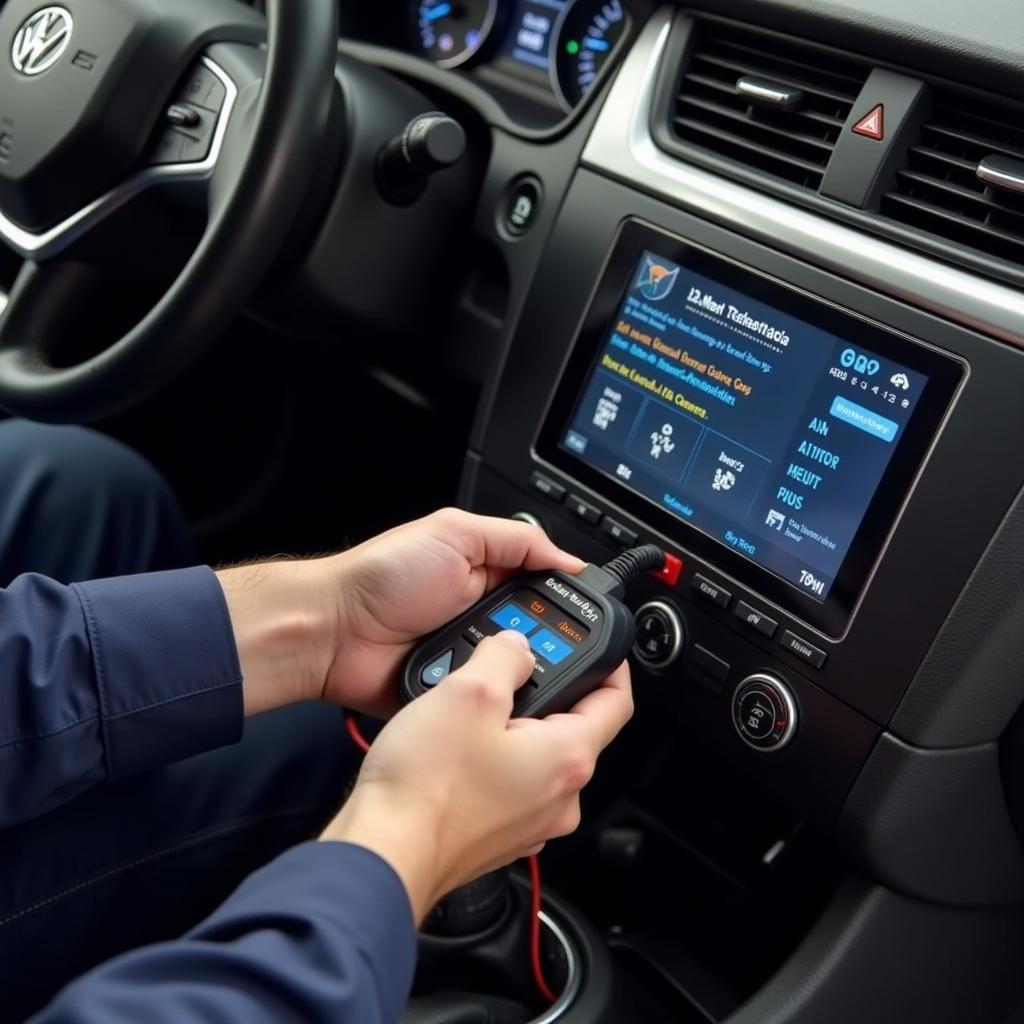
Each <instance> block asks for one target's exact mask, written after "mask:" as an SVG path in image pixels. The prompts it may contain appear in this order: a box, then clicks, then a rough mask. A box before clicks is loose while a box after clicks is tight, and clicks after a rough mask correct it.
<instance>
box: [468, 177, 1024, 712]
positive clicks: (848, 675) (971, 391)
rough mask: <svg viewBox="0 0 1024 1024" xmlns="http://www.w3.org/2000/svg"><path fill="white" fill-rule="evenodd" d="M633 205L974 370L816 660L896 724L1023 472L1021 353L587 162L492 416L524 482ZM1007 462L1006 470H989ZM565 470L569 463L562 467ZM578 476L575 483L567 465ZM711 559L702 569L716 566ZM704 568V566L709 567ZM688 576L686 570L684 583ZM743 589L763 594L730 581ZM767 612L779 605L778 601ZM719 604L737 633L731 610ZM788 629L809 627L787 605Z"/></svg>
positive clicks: (620, 514)
mask: <svg viewBox="0 0 1024 1024" xmlns="http://www.w3.org/2000/svg"><path fill="white" fill-rule="evenodd" d="M630 216H635V217H639V218H642V219H644V220H647V221H649V222H651V223H653V224H658V225H659V226H662V227H664V228H666V229H667V230H670V231H673V232H675V233H676V234H679V235H681V236H682V237H684V238H691V239H692V240H693V241H695V242H698V243H699V244H702V245H704V246H706V247H708V248H710V249H712V250H714V251H719V252H722V253H723V254H725V255H726V256H730V257H732V258H734V259H737V260H739V261H741V262H743V263H746V264H748V265H751V266H755V267H758V268H761V269H763V270H764V271H765V272H766V273H769V274H771V275H772V276H775V277H778V278H780V279H781V280H784V281H787V282H790V283H792V284H794V285H795V286H797V287H800V288H803V289H805V290H807V291H809V292H811V293H813V294H818V295H820V296H822V297H824V298H826V299H828V300H830V301H832V302H835V303H837V304H839V305H841V306H845V307H847V308H849V309H851V310H854V311H860V312H863V313H865V314H866V315H868V316H870V317H872V318H873V319H876V320H878V321H879V322H881V323H884V324H887V325H890V326H892V327H894V328H896V329H897V330H901V331H903V332H905V333H907V334H909V335H911V336H914V337H919V338H922V339H924V340H926V341H929V342H931V343H932V344H934V345H936V346H937V347H939V348H941V349H945V350H948V351H949V352H951V353H953V354H956V355H959V356H961V357H962V358H964V359H965V360H966V361H967V362H968V364H969V365H970V368H971V376H970V379H969V380H968V382H967V384H966V385H965V387H964V390H963V393H962V395H961V397H960V399H959V403H958V405H957V407H956V409H955V411H954V414H953V416H952V418H951V420H950V422H949V423H948V425H947V427H946V429H945V432H944V434H943V435H942V438H941V440H940V442H939V444H938V446H937V448H936V450H935V452H934V454H933V456H932V458H931V460H930V462H929V464H928V465H927V467H926V469H925V471H924V473H923V476H922V477H921V479H920V481H919V483H918V485H917V488H916V491H915V492H914V494H913V495H912V497H911V499H910V501H909V504H908V505H907V508H906V511H905V512H904V515H903V518H902V519H901V521H900V523H899V525H898V527H897V529H896V531H895V533H894V535H893V538H892V541H891V544H890V546H889V548H888V550H887V552H886V554H885V556H884V557H883V559H882V561H881V563H880V566H879V569H878V572H877V574H876V576H875V578H874V580H873V581H872V582H871V583H870V584H869V586H868V589H867V591H866V595H865V598H864V601H863V603H862V605H861V607H860V609H859V611H858V613H857V614H856V616H855V617H854V619H853V621H852V624H851V627H850V631H849V633H848V634H847V637H846V639H845V640H843V641H842V642H841V643H829V642H827V641H824V640H822V641H821V645H822V646H824V647H825V649H826V651H827V653H828V661H827V663H826V665H825V666H824V668H822V669H820V670H818V671H814V672H813V678H814V680H815V683H816V684H817V685H820V686H822V687H823V688H825V689H826V690H828V691H830V692H831V693H833V694H834V695H835V696H837V697H839V698H840V699H841V700H843V701H844V702H846V703H847V704H849V705H851V706H852V707H855V708H857V709H859V710H860V711H862V712H863V713H864V714H866V715H868V716H869V717H871V718H873V719H874V720H875V721H876V722H879V723H885V722H887V721H888V719H889V717H890V715H891V714H892V711H893V709H894V708H895V706H896V704H897V702H898V701H899V699H900V697H901V696H902V694H903V691H904V689H905V688H906V686H907V684H908V682H909V681H910V679H911V677H912V676H913V674H914V672H915V671H916V669H917V667H918V666H919V664H920V663H921V660H922V658H923V657H924V654H925V652H926V651H927V649H928V647H929V645H930V643H931V641H932V640H933V638H934V636H935V634H936V633H937V631H938V629H939V626H940V625H941V623H942V621H943V620H944V618H945V616H946V615H947V614H948V612H949V609H950V608H951V606H952V605H953V603H954V601H955V600H956V598H957V596H958V594H959V592H960V590H961V588H962V587H963V584H964V582H965V581H966V579H967V577H968V575H969V573H970V572H971V571H972V570H973V567H974V565H975V563H976V562H977V560H978V558H979V557H980V555H981V553H982V551H983V550H984V548H985V546H986V545H987V544H988V542H989V541H990V539H991V537H992V536H993V534H994V533H995V531H996V528H997V526H998V524H999V522H1000V521H1001V519H1002V517H1003V515H1004V514H1005V512H1006V509H1007V508H1008V506H1009V505H1010V503H1011V501H1012V500H1013V498H1014V497H1015V495H1016V494H1017V492H1018V490H1019V489H1020V486H1021V483H1022V481H1024V454H1022V452H1021V451H1020V448H1019V445H1018V444H1017V440H1016V439H1017V438H1019V437H1021V436H1024V404H1022V403H1021V402H1020V401H1019V395H1020V393H1021V389H1022V387H1024V354H1022V353H1020V352H1018V351H1016V350H1014V349H1012V348H1010V347H1009V346H1006V345H1003V344H1000V343H996V342H993V341H991V340H988V339H986V338H983V337H981V336H979V335H976V334H972V333H970V332H968V331H965V330H961V329H959V328H956V327H954V326H952V325H950V324H949V323H946V322H944V321H941V320H939V319H937V318H935V317H932V316H930V315H926V314H924V313H921V312H919V311H916V310H914V309H912V308H911V307H909V306H907V305H904V304H901V303H897V302H894V301H890V300H887V299H883V298H881V297H879V296H877V295H874V294H872V293H870V292H868V291H867V290H865V289H863V288H860V287H858V286H855V285H852V284H850V283H849V282H846V281H843V280H842V279H840V278H838V277H836V276H834V275H831V274H825V273H822V272H820V271H817V270H815V269H813V268H811V267H808V266H806V265H804V264H802V263H799V262H798V261H795V260H792V259H789V258H788V257H784V256H782V255H780V254H778V253H776V252H774V251H772V250H769V249H767V248H765V247H763V246H760V245H756V244H754V243H751V242H749V241H747V240H744V239H742V238H739V237H737V236H735V235H732V234H730V233H728V232H726V231H723V230H721V229H719V228H717V227H714V226H712V225H710V224H708V223H706V222H702V221H700V220H698V219H697V218H695V217H691V216H688V215H686V214H683V213H681V212H680V211H678V210H675V209H673V208H671V207H669V206H667V205H665V204H663V203H660V202H657V201H655V200H652V199H648V198H646V197H644V196H641V195H638V194H636V193H634V192H632V191H630V190H628V189H626V188H623V187H621V186H619V185H616V184H614V183H611V182H608V181H606V180H603V179H601V178H600V177H598V176H596V175H593V174H591V173H589V172H580V173H579V174H578V175H577V177H576V180H575V183H574V185H573V188H572V189H571V191H570V193H569V196H568V198H567V200H566V203H565V205H564V207H563V210H562V213H561V217H560V220H559V223H558V224H557V225H556V228H555V231H554V233H553V235H552V237H551V239H550V242H549V245H548V247H547V249H546V251H545V254H544V257H543V260H542V262H541V265H540V267H539V269H538V272H537V274H536V277H535V280H534V286H533V288H532V291H531V294H530V296H529V297H528V300H527V304H526V307H525V309H524V313H523V316H522V318H521V319H520V321H519V324H518V329H517V333H516V336H515V339H514V342H513V345H512V347H511V349H510V351H509V352H508V355H507V362H506V364H505V368H504V372H503V374H502V377H501V383H500V387H499V388H498V390H497V391H496V395H495V401H494V404H493V407H492V408H491V409H490V411H489V416H488V413H487V411H485V413H484V418H483V420H482V424H481V425H482V426H483V427H484V431H485V433H484V443H483V450H482V453H481V454H482V456H483V460H484V463H485V464H486V465H488V466H489V467H492V468H493V469H495V470H496V471H498V472H499V473H500V474H501V475H503V476H504V477H506V478H507V479H508V480H510V481H513V482H517V483H520V484H521V485H522V486H524V487H525V486H526V483H527V481H528V479H529V476H530V473H531V472H532V471H533V470H535V469H536V468H537V466H538V463H537V460H536V459H535V458H534V456H533V455H532V454H531V452H530V449H529V446H530V442H531V439H532V437H533V436H534V433H535V431H536V429H537V425H538V423H539V422H540V420H541V418H542V417H543V414H544V410H545V408H546V406H547V403H548V400H549V397H550V395H551V393H552V391H553V388H554V384H555V381H556V379H557V378H558V376H559V374H560V372H561V369H562V366H563V364H564V362H565V360H566V358H567V355H568V349H569V346H570V343H571V339H572V338H574V337H575V336H576V334H577V331H578V328H579V324H580V322H581V319H582V316H583V313H584V310H585V309H586V307H587V305H588V304H589V301H590V299H591V295H592V292H593V289H594V288H595V285H596V283H597V281H598V279H599V277H600V272H601V268H602V266H603V263H604V260H605V258H606V256H607V253H608V251H609V250H610V247H611V245H612V241H613V239H614V237H615V235H616V233H617V231H618V230H619V227H620V224H621V223H622V221H623V219H624V218H626V217H630ZM994 466H998V467H999V472H998V473H993V472H992V468H993V467H994ZM555 475H559V474H555ZM559 476H560V479H563V480H564V482H565V483H566V484H567V485H569V486H572V485H573V484H574V482H573V481H572V480H571V479H568V478H565V477H564V475H559ZM579 490H580V493H581V494H582V495H583V496H584V497H588V498H589V499H590V500H592V501H596V502H597V503H598V504H599V505H601V506H602V507H603V508H605V509H607V510H608V511H609V512H610V513H612V514H614V515H615V517H616V518H617V519H619V520H620V521H622V522H623V523H625V524H626V525H627V526H629V527H631V528H635V529H637V530H638V531H639V532H640V534H641V536H642V537H650V538H652V539H656V540H660V541H661V542H662V543H664V544H667V545H668V547H669V548H670V549H673V550H676V551H677V552H679V553H680V554H683V555H685V556H687V558H688V561H689V564H690V569H691V571H697V570H699V569H701V566H702V564H703V563H702V562H701V560H700V559H697V558H694V557H693V556H692V553H691V552H688V551H685V550H683V549H681V548H679V547H678V546H677V545H676V544H675V543H674V541H673V538H672V537H667V536H665V535H663V534H661V533H659V532H658V531H656V530H654V529H652V527H651V524H648V523H645V522H640V521H637V520H636V519H634V518H633V517H631V516H630V515H629V514H628V513H627V512H626V511H625V510H624V509H622V508H619V507H617V506H616V504H615V503H614V502H613V501H610V500H609V499H608V498H607V497H606V496H604V495H601V494H596V493H594V492H592V491H591V490H590V489H589V488H585V487H580V488H579ZM715 568H716V567H715V566H705V569H711V570H712V571H713V570H714V569H715ZM702 571H703V570H702ZM688 583H689V579H684V586H686V585H688ZM733 585H734V590H735V593H736V596H738V597H743V598H744V599H747V598H749V599H750V600H752V601H755V602H757V601H761V603H764V602H763V599H762V598H761V596H760V595H757V594H753V593H751V592H749V591H748V590H747V589H746V588H744V587H743V586H741V585H740V584H739V583H738V582H735V581H733ZM769 610H770V603H769ZM711 614H712V615H713V616H715V617H716V618H717V620H718V621H719V622H721V623H722V624H723V625H725V626H726V627H727V628H729V629H731V630H733V631H735V632H737V634H739V629H738V625H739V624H735V623H734V622H733V619H732V618H731V617H730V616H731V612H729V611H724V610H723V611H720V612H719V611H717V610H712V611H711ZM778 618H779V619H780V622H781V624H782V627H783V628H793V629H794V630H795V631H800V630H801V629H805V627H802V626H801V625H800V624H799V623H798V622H795V621H794V620H792V619H791V617H790V616H788V615H787V614H786V613H785V612H783V611H782V610H781V609H779V615H778ZM751 642H752V643H754V644H755V645H756V646H759V647H761V649H762V650H764V652H765V653H766V654H769V653H770V654H771V656H773V657H777V658H780V660H781V661H782V663H783V664H787V665H788V666H789V667H790V668H791V669H792V670H793V671H796V672H806V671H808V669H807V666H806V665H804V664H803V663H801V662H800V661H799V660H797V659H795V658H791V657H790V656H789V655H786V654H784V653H780V649H779V648H778V646H777V645H775V644H774V643H773V642H772V641H768V640H764V641H762V640H759V639H757V638H754V639H753V640H752V641H751Z"/></svg>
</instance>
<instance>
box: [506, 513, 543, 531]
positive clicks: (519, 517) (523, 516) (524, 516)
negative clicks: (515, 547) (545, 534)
mask: <svg viewBox="0 0 1024 1024" xmlns="http://www.w3.org/2000/svg"><path fill="white" fill-rule="evenodd" d="M509 519H514V520H515V521H516V522H517V523H529V524H530V525H531V526H539V527H540V528H541V529H542V530H543V529H544V524H543V523H542V522H541V521H540V520H539V519H538V518H537V517H536V516H535V515H534V514H533V513H532V512H513V513H512V515H510V516H509Z"/></svg>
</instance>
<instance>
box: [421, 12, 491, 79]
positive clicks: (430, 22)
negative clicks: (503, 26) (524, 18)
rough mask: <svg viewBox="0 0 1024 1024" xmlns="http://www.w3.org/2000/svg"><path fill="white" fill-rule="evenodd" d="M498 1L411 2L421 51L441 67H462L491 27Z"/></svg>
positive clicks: (485, 39) (484, 40) (481, 43)
mask: <svg viewBox="0 0 1024 1024" xmlns="http://www.w3.org/2000/svg"><path fill="white" fill-rule="evenodd" d="M498 2H499V0H414V4H415V6H414V7H413V17H414V19H415V22H416V41H417V43H418V44H419V48H420V52H421V53H422V54H423V56H424V57H426V58H427V60H432V61H433V62H434V63H435V64H437V65H439V66H440V67H442V68H457V67H458V66H459V65H460V64H465V63H466V61H468V60H469V59H470V58H471V57H472V56H473V55H474V54H475V53H476V52H477V50H479V49H480V47H481V46H483V45H484V43H485V42H486V41H487V37H488V36H489V35H490V34H491V31H492V30H493V28H494V23H495V20H496V19H497V16H498Z"/></svg>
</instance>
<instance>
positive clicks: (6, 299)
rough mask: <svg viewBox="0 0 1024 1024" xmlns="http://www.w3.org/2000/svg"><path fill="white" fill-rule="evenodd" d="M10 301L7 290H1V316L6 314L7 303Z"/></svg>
mask: <svg viewBox="0 0 1024 1024" xmlns="http://www.w3.org/2000/svg"><path fill="white" fill-rule="evenodd" d="M10 301H11V300H10V297H9V296H8V294H7V292H0V316H3V315H4V310H5V309H6V308H7V303H8V302H10Z"/></svg>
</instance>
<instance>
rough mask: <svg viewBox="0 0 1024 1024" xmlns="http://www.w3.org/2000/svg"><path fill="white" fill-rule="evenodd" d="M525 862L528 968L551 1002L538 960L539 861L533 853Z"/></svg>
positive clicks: (538, 986)
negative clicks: (526, 868) (528, 938)
mask: <svg viewBox="0 0 1024 1024" xmlns="http://www.w3.org/2000/svg"><path fill="white" fill-rule="evenodd" d="M526 862H527V864H528V865H529V867H530V969H531V970H532V971H533V980H534V982H536V985H537V989H538V990H539V992H540V994H541V995H542V996H543V997H544V998H545V999H546V1000H547V1001H548V1002H549V1003H553V1002H554V1001H555V999H556V998H557V996H556V995H555V993H554V992H552V991H551V989H550V988H549V987H548V983H547V981H546V980H545V979H544V965H543V964H542V963H541V961H540V924H541V921H540V908H541V903H542V889H541V885H540V861H539V860H538V859H537V855H536V854H535V853H534V854H531V855H530V856H529V857H527V858H526Z"/></svg>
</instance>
